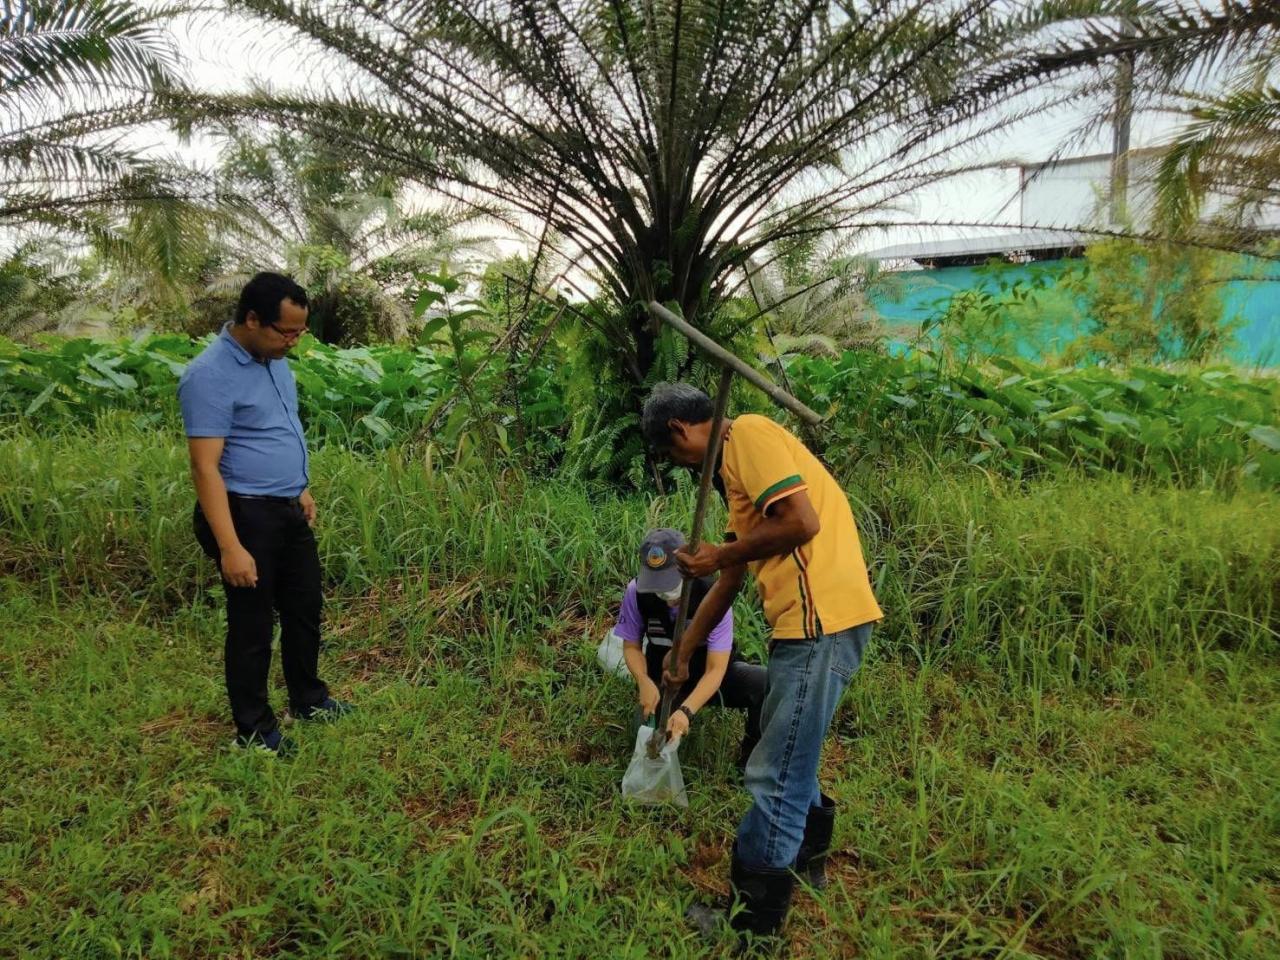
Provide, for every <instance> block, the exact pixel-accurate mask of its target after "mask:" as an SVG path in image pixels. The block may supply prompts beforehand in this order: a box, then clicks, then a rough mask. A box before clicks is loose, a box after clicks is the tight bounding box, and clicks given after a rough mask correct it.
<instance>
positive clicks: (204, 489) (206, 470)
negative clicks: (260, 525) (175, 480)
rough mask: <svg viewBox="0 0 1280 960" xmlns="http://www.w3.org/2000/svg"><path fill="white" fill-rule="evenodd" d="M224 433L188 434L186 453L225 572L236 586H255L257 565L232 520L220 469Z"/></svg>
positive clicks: (197, 494) (227, 578)
mask: <svg viewBox="0 0 1280 960" xmlns="http://www.w3.org/2000/svg"><path fill="white" fill-rule="evenodd" d="M225 444H226V440H225V438H223V437H188V438H187V453H188V455H189V456H190V457H191V480H192V483H194V484H195V488H196V499H197V500H199V501H200V509H201V511H203V513H204V518H205V520H207V521H208V522H209V529H210V530H212V531H213V537H214V539H215V540H217V541H218V551H219V552H220V553H221V554H222V575H223V577H224V578H226V581H227V582H228V583H229V584H231V585H232V586H233V587H256V586H257V585H258V567H257V564H255V563H254V560H253V557H252V556H251V555H250V554H249V551H247V550H246V549H245V548H244V546H243V544H241V543H240V538H239V536H237V535H236V528H235V524H234V523H232V521H231V505H230V503H228V502H227V485H226V484H225V483H224V482H223V480H222V473H221V472H220V471H219V470H218V462H219V461H220V460H221V459H222V448H223V446H224V445H225Z"/></svg>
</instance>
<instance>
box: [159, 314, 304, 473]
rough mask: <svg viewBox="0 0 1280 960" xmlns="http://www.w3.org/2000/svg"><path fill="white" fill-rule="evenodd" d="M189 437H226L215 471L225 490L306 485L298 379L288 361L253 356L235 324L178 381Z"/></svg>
mask: <svg viewBox="0 0 1280 960" xmlns="http://www.w3.org/2000/svg"><path fill="white" fill-rule="evenodd" d="M178 402H179V403H180V404H181V406H182V422H183V424H184V425H185V426H186V431H187V436H188V437H225V438H226V441H227V442H226V446H224V447H223V449H222V459H221V460H220V461H219V463H218V470H219V472H220V473H221V474H222V479H223V482H224V483H226V485H227V490H229V491H230V492H232V493H245V494H256V495H259V496H276V497H296V496H297V495H298V494H300V493H302V491H303V490H305V489H306V488H307V442H306V440H305V439H304V438H303V436H302V421H301V420H299V419H298V385H297V383H296V381H295V380H294V379H293V371H292V370H290V369H289V364H288V362H287V361H285V360H268V361H266V362H262V361H259V360H255V359H254V358H253V355H252V354H251V353H249V351H248V350H246V349H245V348H244V347H242V346H240V344H239V343H237V342H236V339H235V338H234V337H233V336H231V324H230V323H228V324H227V325H226V326H225V327H223V328H222V332H221V333H220V334H218V336H217V339H215V340H214V341H213V343H211V344H209V346H207V347H205V349H204V350H203V351H202V352H201V354H200V356H198V357H196V358H195V359H194V360H192V361H191V363H189V364H187V369H186V370H184V371H183V372H182V377H181V378H180V379H179V380H178Z"/></svg>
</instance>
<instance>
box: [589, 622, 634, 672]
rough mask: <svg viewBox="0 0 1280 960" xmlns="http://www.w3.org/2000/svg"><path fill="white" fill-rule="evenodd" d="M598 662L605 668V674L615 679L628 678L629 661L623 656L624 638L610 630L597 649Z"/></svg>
mask: <svg viewBox="0 0 1280 960" xmlns="http://www.w3.org/2000/svg"><path fill="white" fill-rule="evenodd" d="M596 660H598V661H599V662H600V666H602V667H604V672H605V673H608V674H612V675H613V676H615V677H627V676H630V675H631V673H630V671H629V670H627V661H626V659H625V658H624V657H623V655H622V638H621V637H620V636H618V635H617V634H616V633H614V632H613V631H612V630H610V631H609V632H608V633H606V634H605V636H604V639H603V640H601V641H600V646H598V647H596Z"/></svg>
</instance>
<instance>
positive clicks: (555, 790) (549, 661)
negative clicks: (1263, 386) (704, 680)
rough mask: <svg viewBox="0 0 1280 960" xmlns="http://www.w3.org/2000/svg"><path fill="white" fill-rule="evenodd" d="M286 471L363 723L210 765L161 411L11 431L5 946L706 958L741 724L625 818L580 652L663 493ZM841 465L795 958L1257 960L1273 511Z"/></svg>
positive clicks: (1106, 486) (204, 589)
mask: <svg viewBox="0 0 1280 960" xmlns="http://www.w3.org/2000/svg"><path fill="white" fill-rule="evenodd" d="M313 467H314V470H313V472H314V475H315V487H314V489H315V491H316V496H317V499H318V501H319V503H320V507H321V525H320V535H321V549H322V552H323V554H324V558H325V565H326V574H327V577H328V579H329V582H328V584H327V594H328V597H329V600H328V605H327V607H326V627H327V633H328V647H327V650H326V652H325V654H324V655H323V660H322V664H323V666H324V670H325V673H326V674H327V677H328V679H329V680H330V682H331V684H332V685H333V686H334V688H335V690H336V691H337V692H339V693H341V694H343V695H348V696H350V697H351V698H352V699H354V700H355V701H356V702H357V703H358V704H359V706H360V713H359V714H358V716H356V717H355V718H353V719H351V720H349V721H347V722H343V723H342V724H339V725H335V726H332V727H310V726H308V727H302V726H300V725H294V726H293V727H292V728H291V729H292V732H293V734H294V735H296V737H297V739H298V740H299V742H300V746H301V750H300V755H299V756H298V757H297V758H296V759H295V760H293V761H292V762H287V763H281V762H274V761H272V760H271V759H268V758H265V757H261V756H256V755H245V754H243V753H239V752H234V751H231V750H229V749H227V744H228V743H229V741H230V737H231V729H230V727H229V723H228V721H227V718H226V708H225V695H224V693H223V690H222V686H221V633H222V625H221V598H220V593H219V591H220V588H219V587H218V586H217V585H216V581H215V578H214V576H213V570H212V568H211V566H210V565H209V564H208V563H207V562H206V561H204V560H203V558H200V557H199V556H198V551H197V550H196V549H195V547H194V545H193V543H192V540H191V535H190V526H189V519H190V504H191V495H190V492H189V484H188V480H187V477H186V467H185V454H184V449H183V446H182V444H181V441H180V438H179V437H178V436H177V431H176V430H173V429H157V428H156V427H155V426H149V427H145V428H139V427H137V426H135V425H134V424H133V422H132V421H131V420H129V419H128V418H126V417H118V418H114V419H111V420H108V421H105V422H103V423H101V424H99V425H98V426H97V428H96V429H94V430H93V431H92V432H90V431H89V430H88V429H87V428H86V429H85V430H84V431H83V432H80V431H78V430H77V429H73V428H66V429H63V430H60V431H44V432H43V433H37V432H36V431H34V430H31V429H24V428H20V427H12V428H7V430H6V432H4V433H3V435H0V676H2V677H3V693H2V695H0V764H2V770H0V772H2V773H3V780H4V783H5V785H6V786H5V790H4V794H3V796H2V797H0V955H2V956H24V957H25V956H38V957H51V958H52V957H58V958H63V957H66V958H70V957H113V956H131V957H166V956H174V957H206V956H215V955H216V956H234V957H269V956H277V957H286V956H289V957H293V956H306V957H321V956H332V957H365V956H422V957H427V956H459V957H481V956H483V957H508V956H520V957H636V958H640V957H668V956H675V957H681V956H704V955H709V954H708V952H707V951H706V950H704V949H703V948H701V947H700V946H699V945H698V944H697V943H695V942H694V941H693V940H692V939H691V938H690V937H689V936H687V935H686V934H684V932H683V928H682V926H681V923H680V915H681V913H682V911H683V909H684V907H685V906H686V905H687V903H688V902H689V901H690V900H691V899H693V898H695V897H699V896H705V895H707V894H713V893H720V892H723V891H724V890H725V883H726V874H727V866H728V856H729V845H730V843H731V839H732V831H733V828H734V825H735V824H736V821H737V819H738V817H739V816H740V815H741V813H742V812H743V810H744V803H745V794H743V793H742V791H741V790H740V789H739V788H738V787H736V786H735V784H734V782H733V776H732V773H731V769H730V762H729V761H730V758H731V756H732V754H733V747H734V746H735V745H736V739H737V733H738V731H737V729H736V728H735V722H736V720H735V719H733V718H719V717H714V716H713V715H704V716H705V717H706V720H705V722H704V720H703V717H699V723H698V727H697V729H696V731H695V733H694V735H693V736H692V737H691V741H690V742H689V743H688V744H687V745H686V746H685V747H684V748H682V751H681V753H682V759H683V765H684V768H685V775H686V779H687V781H688V782H689V783H690V799H691V807H690V809H689V810H688V811H677V810H668V809H655V808H639V809H637V808H629V807H626V806H624V805H623V803H622V802H621V799H620V797H619V795H618V783H619V781H620V778H621V775H622V771H623V769H624V767H625V762H626V757H627V754H628V752H629V748H630V743H629V740H630V737H629V736H628V732H627V730H626V728H625V725H626V722H627V715H628V712H629V709H630V702H631V696H632V694H631V691H630V689H629V685H628V684H626V683H624V682H622V681H620V680H616V679H608V680H606V679H605V678H603V677H602V675H601V673H600V671H599V669H598V667H597V666H596V664H595V662H594V647H595V643H596V642H597V640H598V639H599V636H600V635H601V633H602V631H603V629H604V628H605V627H606V626H607V624H608V621H609V617H610V614H611V613H612V611H613V606H614V603H615V602H616V597H617V594H618V592H619V590H620V588H621V586H622V584H623V583H624V582H625V579H626V578H627V577H628V576H629V574H630V571H629V566H630V550H631V545H632V543H633V542H634V541H636V539H637V538H638V536H639V534H640V532H641V531H642V529H643V527H644V526H645V525H646V524H648V523H655V522H659V521H663V522H670V523H675V524H679V525H686V524H687V517H688V515H689V512H690V511H689V498H688V491H687V490H684V491H680V492H679V493H678V494H677V495H675V496H674V497H673V498H671V499H670V500H669V501H660V502H650V501H649V500H647V499H644V498H640V497H631V498H621V497H617V496H615V495H612V494H608V493H604V492H601V491H598V490H592V489H588V488H584V487H582V486H579V485H576V484H573V483H569V482H564V481H558V480H554V479H552V480H547V479H545V478H528V477H524V476H522V475H520V474H516V473H510V474H504V475H501V476H487V475H482V474H477V473H467V474H454V473H450V472H448V471H446V470H442V469H439V468H438V467H436V466H434V465H433V464H432V463H431V462H430V461H429V460H427V459H424V458H423V457H422V456H421V455H420V454H415V455H414V456H413V457H412V458H411V457H410V455H409V454H407V453H406V452H404V451H402V450H399V449H392V450H390V451H388V452H385V453H382V454H379V455H378V456H377V457H361V456H358V455H355V454H352V453H350V452H347V451H344V450H341V449H339V448H337V447H327V448H323V449H321V450H319V451H317V452H316V455H315V457H314V460H313ZM845 479H846V487H847V489H848V490H849V491H850V493H851V496H852V498H853V501H854V504H855V509H856V511H857V513H858V516H859V520H860V522H861V524H862V527H863V533H864V543H865V546H866V548H867V550H868V552H869V554H870V555H871V557H872V561H873V577H874V578H875V581H876V587H877V593H878V595H879V597H880V599H881V603H882V605H883V606H884V607H885V608H886V611H887V613H888V618H887V620H886V621H885V623H884V624H883V626H882V627H881V628H880V630H879V631H878V633H877V635H876V637H875V639H874V642H873V647H872V650H871V652H870V656H869V658H868V661H867V664H866V666H865V667H864V669H863V671H862V672H861V673H860V674H859V676H858V677H857V678H856V679H855V682H854V684H853V686H852V688H851V690H850V693H849V695H848V697H847V700H846V702H845V705H844V707H843V709H842V710H841V712H840V714H839V715H838V718H837V721H836V725H835V731H834V734H833V737H832V739H831V741H830V744H829V747H828V750H827V754H826V760H825V782H826V784H827V785H828V788H829V792H831V793H832V794H834V795H835V796H836V798H837V799H838V800H839V801H840V802H841V817H840V820H839V822H838V826H837V837H836V839H837V848H838V853H837V854H836V856H835V860H834V872H835V874H836V880H835V882H834V883H833V884H832V885H831V887H830V888H829V889H828V890H827V891H826V892H825V893H824V894H823V895H821V896H816V897H815V896H814V895H813V894H811V893H804V894H801V895H800V896H799V898H798V910H797V911H796V913H795V914H794V916H793V920H792V923H791V925H790V931H791V941H792V947H791V953H792V955H794V956H798V957H835V956H871V957H890V956H910V957H957V958H958V957H1180V958H1181V957H1185V958H1202V957H1258V958H1263V957H1274V956H1276V955H1278V954H1280V928H1278V926H1280V919H1278V916H1277V914H1278V909H1280V867H1278V866H1277V863H1278V862H1280V782H1278V781H1280V743H1278V741H1280V707H1278V706H1277V704H1278V703H1280V660H1278V659H1277V652H1278V645H1277V626H1278V622H1280V616H1278V608H1280V595H1278V593H1277V571H1278V570H1280V510H1278V509H1277V500H1276V497H1275V495H1274V494H1270V493H1266V492H1258V491H1254V492H1250V491H1241V492H1236V493H1233V494H1231V495H1227V494H1224V493H1220V492H1214V491H1212V490H1199V489H1178V488H1173V487H1169V486H1163V485H1157V484H1150V485H1142V484H1138V483H1136V482H1135V481H1133V480H1128V479H1124V478H1120V477H1114V476H1110V475H1100V476H1093V477H1090V478H1087V479H1085V478H1081V477H1077V476H1075V475H1073V474H1070V473H1062V474H1057V475H1054V476H1051V477H1045V478H1043V479H1040V480H1037V481H1034V482H1032V483H1024V484H1017V483H1014V482H1012V481H1000V480H996V479H992V478H990V477H988V476H987V475H985V474H983V473H981V472H979V471H976V470H974V471H971V472H966V473H956V472H939V471H937V470H933V469H931V468H929V467H928V466H926V465H922V464H921V463H917V462H901V463H892V464H890V463H886V464H883V465H882V467H881V468H878V469H877V470H876V471H875V472H874V473H871V472H868V473H864V474H859V475H857V476H853V477H848V478H845ZM740 615H741V618H742V620H743V622H745V623H746V624H747V626H746V628H745V630H744V631H743V634H744V636H745V645H746V649H747V651H748V653H749V654H750V655H753V656H759V655H760V654H761V653H762V647H763V644H762V639H761V638H762V630H761V626H760V623H759V618H758V616H757V615H756V614H754V613H753V612H751V609H750V607H749V606H748V605H746V604H745V603H744V606H743V609H742V610H741V611H740ZM281 700H282V691H279V692H278V694H277V699H276V703H277V705H279V704H280V703H281Z"/></svg>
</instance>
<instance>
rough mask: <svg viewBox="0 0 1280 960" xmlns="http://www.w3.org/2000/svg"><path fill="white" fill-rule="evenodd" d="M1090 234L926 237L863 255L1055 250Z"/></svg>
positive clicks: (885, 257)
mask: <svg viewBox="0 0 1280 960" xmlns="http://www.w3.org/2000/svg"><path fill="white" fill-rule="evenodd" d="M1087 236H1088V234H1085V233H1080V232H1078V231H1073V230H1019V231H1016V232H1011V233H998V234H992V235H989V236H985V237H957V238H954V239H951V240H926V241H923V242H921V243H899V244H895V245H894V246H891V247H881V248H880V249H879V250H872V251H870V252H869V253H865V254H863V256H865V257H866V258H867V259H869V260H938V259H941V258H943V257H976V256H982V255H983V254H991V255H992V256H996V255H998V254H1002V253H1011V252H1013V251H1016V250H1051V249H1056V248H1058V247H1075V246H1079V245H1081V244H1083V243H1085V242H1086V238H1087Z"/></svg>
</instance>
